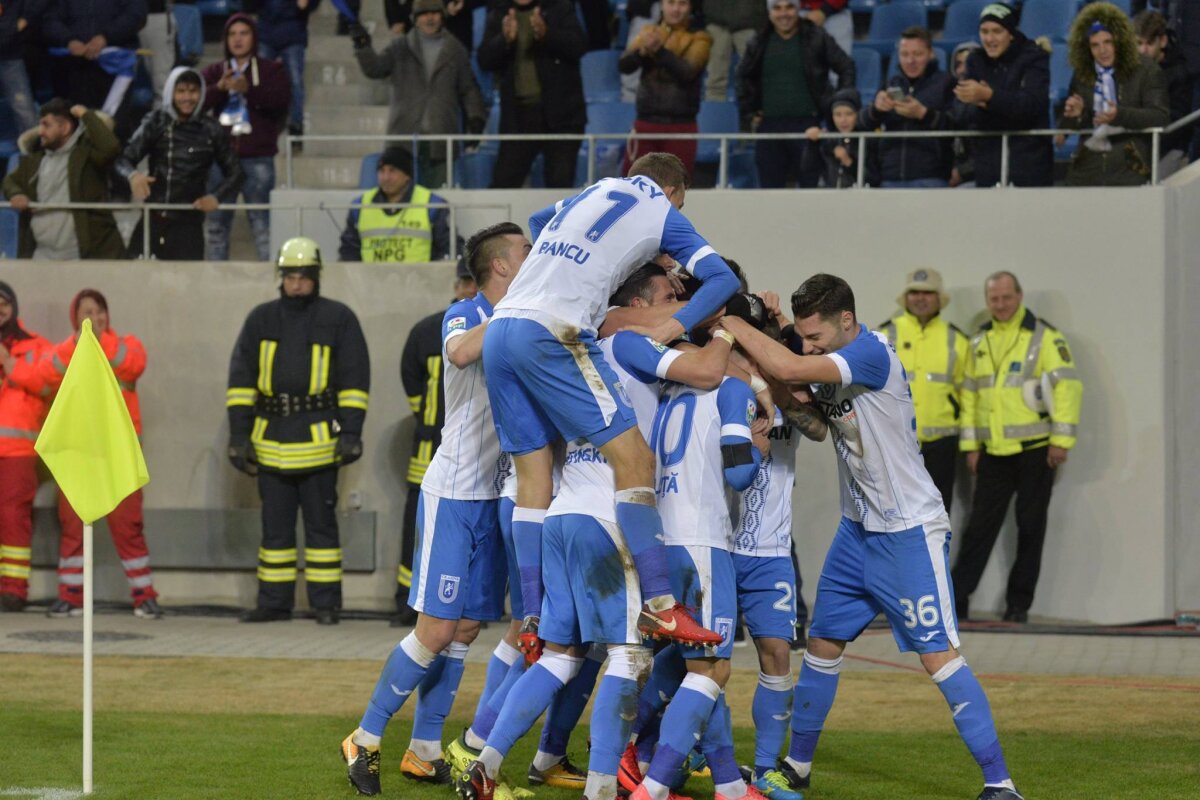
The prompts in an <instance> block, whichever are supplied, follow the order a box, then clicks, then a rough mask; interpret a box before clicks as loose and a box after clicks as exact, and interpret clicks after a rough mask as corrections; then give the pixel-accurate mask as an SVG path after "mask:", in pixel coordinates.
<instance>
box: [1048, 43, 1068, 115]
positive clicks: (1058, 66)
mask: <svg viewBox="0 0 1200 800" xmlns="http://www.w3.org/2000/svg"><path fill="white" fill-rule="evenodd" d="M1072 74H1073V70H1072V69H1071V64H1070V63H1069V62H1068V61H1067V47H1066V45H1063V44H1060V45H1058V46H1057V47H1055V48H1054V50H1052V51H1051V52H1050V103H1051V104H1052V105H1057V104H1059V103H1062V102H1063V101H1064V100H1066V99H1067V93H1068V92H1070V91H1071V75H1072Z"/></svg>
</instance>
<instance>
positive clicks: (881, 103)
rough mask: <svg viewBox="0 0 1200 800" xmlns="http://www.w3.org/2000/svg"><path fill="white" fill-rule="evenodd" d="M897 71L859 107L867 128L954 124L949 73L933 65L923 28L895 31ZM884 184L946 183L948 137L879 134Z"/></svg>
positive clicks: (926, 128) (941, 127)
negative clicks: (887, 136) (884, 136)
mask: <svg viewBox="0 0 1200 800" xmlns="http://www.w3.org/2000/svg"><path fill="white" fill-rule="evenodd" d="M899 54H900V71H899V72H898V73H896V75H895V76H894V77H892V78H891V79H890V80H889V81H888V84H887V88H886V89H884V90H882V91H880V92H879V93H878V94H876V95H875V101H874V102H873V103H872V104H871V105H869V106H867V107H866V108H865V109H863V112H862V124H863V127H864V128H866V129H867V130H874V129H876V128H884V129H886V130H889V131H939V130H947V129H950V128H952V127H953V117H952V113H951V112H952V111H953V110H954V84H955V83H956V81H955V79H954V77H953V76H952V75H950V73H948V72H944V71H943V70H941V69H938V64H937V58H936V57H935V56H934V52H933V39H932V38H931V37H930V35H929V31H927V30H926V29H925V28H922V27H916V26H914V27H912V28H908V29H906V30H905V31H904V33H902V34H900V45H899ZM879 158H880V162H881V163H880V166H881V168H882V172H883V176H882V177H883V187H884V188H885V189H888V188H905V187H907V188H923V187H938V186H947V185H949V182H950V169H951V167H952V165H953V158H954V148H953V145H952V144H951V141H950V139H884V140H883V141H881V142H880V143H879Z"/></svg>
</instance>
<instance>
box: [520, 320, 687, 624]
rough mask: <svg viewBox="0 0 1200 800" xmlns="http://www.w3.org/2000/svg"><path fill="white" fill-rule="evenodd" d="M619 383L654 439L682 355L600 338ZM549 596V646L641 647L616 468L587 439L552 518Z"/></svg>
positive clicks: (546, 568) (546, 549)
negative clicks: (663, 384) (665, 385)
mask: <svg viewBox="0 0 1200 800" xmlns="http://www.w3.org/2000/svg"><path fill="white" fill-rule="evenodd" d="M597 346H598V347H599V348H600V351H601V352H602V353H603V354H604V355H605V357H606V358H607V359H608V361H609V363H611V364H612V365H613V371H614V372H615V373H616V376H617V380H618V385H619V386H620V387H621V389H620V390H621V391H622V392H623V393H624V394H625V396H626V398H627V399H628V401H629V405H630V406H631V407H632V408H633V410H634V412H635V413H636V415H637V422H638V427H639V429H640V430H641V432H642V435H643V436H646V437H649V435H650V431H651V429H652V428H653V425H654V415H655V411H656V409H657V408H658V393H659V388H660V382H659V378H661V377H663V376H665V375H666V371H667V368H668V367H669V366H670V365H671V362H673V361H674V360H675V359H676V358H677V357H678V356H679V355H680V354H679V353H678V352H677V351H674V350H668V349H667V348H665V347H663V346H662V345H660V344H658V343H656V342H651V341H650V340H649V339H646V338H644V337H641V336H637V335H635V334H632V333H618V334H617V335H616V336H612V337H609V338H606V339H601V340H600V341H599V342H598V343H597ZM542 580H543V582H544V584H545V593H544V595H543V601H542V618H541V623H540V625H539V628H538V632H539V634H540V635H541V637H542V638H543V639H545V640H546V641H550V642H554V643H556V644H562V645H570V644H582V643H583V642H602V643H605V644H639V643H640V642H641V634H640V633H638V630H637V619H638V615H639V613H640V611H641V605H642V592H641V586H640V584H639V583H638V575H637V569H636V568H635V567H634V564H633V558H632V556H631V555H630V553H629V549H628V547H627V546H626V544H625V537H624V536H623V535H622V534H621V531H620V529H619V528H618V526H617V515H616V489H615V486H614V484H613V471H612V467H610V466H609V465H608V462H607V461H606V460H605V458H604V456H603V455H601V453H600V450H599V449H598V448H596V447H595V446H593V445H592V444H590V443H589V442H588V441H587V440H586V439H577V440H574V441H571V442H568V443H567V452H566V459H565V463H564V464H563V475H562V484H561V486H560V487H559V491H558V494H557V496H556V497H555V498H554V502H552V503H551V504H550V509H549V510H548V511H547V512H546V522H545V527H544V529H543V541H542Z"/></svg>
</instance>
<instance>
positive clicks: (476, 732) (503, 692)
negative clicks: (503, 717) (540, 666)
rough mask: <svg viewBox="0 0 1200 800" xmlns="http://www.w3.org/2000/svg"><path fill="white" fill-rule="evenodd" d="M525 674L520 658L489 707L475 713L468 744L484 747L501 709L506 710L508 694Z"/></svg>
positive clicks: (489, 702)
mask: <svg viewBox="0 0 1200 800" xmlns="http://www.w3.org/2000/svg"><path fill="white" fill-rule="evenodd" d="M524 674H525V659H524V658H518V659H517V660H516V661H514V662H513V664H512V666H511V667H509V668H508V674H507V675H505V676H504V680H503V681H501V682H500V685H499V686H497V687H496V691H494V692H492V696H491V697H490V698H489V699H488V701H487V705H485V706H483V707H482V708H480V709H478V710H477V711H476V713H475V719H474V720H473V721H472V722H471V727H470V728H468V729H467V734H466V739H467V744H468V745H470V746H471V747H473V748H475V749H479V748H481V747H483V744H484V742H486V741H487V737H488V735H489V734H491V732H492V728H493V727H494V726H495V724H496V718H497V717H499V716H500V709H502V708H504V701H505V700H506V699H507V698H508V693H509V692H510V691H512V687H513V686H515V685H516V683H517V681H519V680H520V679H521V676H522V675H524Z"/></svg>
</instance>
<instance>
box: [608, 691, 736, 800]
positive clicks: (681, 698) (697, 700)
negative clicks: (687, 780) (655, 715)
mask: <svg viewBox="0 0 1200 800" xmlns="http://www.w3.org/2000/svg"><path fill="white" fill-rule="evenodd" d="M720 694H721V687H720V685H719V684H718V683H717V682H716V681H715V680H713V679H712V678H710V677H708V676H707V675H701V674H699V673H697V672H689V673H688V674H687V676H686V677H685V678H684V679H683V683H682V684H681V685H680V687H679V691H678V692H676V693H675V697H674V699H673V700H672V701H671V704H670V705H669V706H667V711H666V713H665V714H663V720H662V729H661V730H662V733H661V737H660V738H659V741H658V750H657V751H656V752H655V753H654V758H653V759H652V760H651V761H650V767H649V769H647V770H646V777H645V778H644V779H643V780H642V782H641V784H640V785H639V786H638V787H637V788H636V789H635V790H634V791H633V794H631V795H630V800H666V799H667V797H668V794H669V792H670V790H669V788H668V787H670V785H671V784H672V783H674V782H675V779H676V777H677V776H678V774H679V769H680V767H682V766H683V761H684V759H685V758H686V757H687V754H688V753H690V752H691V751H692V748H693V747H695V746H696V742H697V741H698V738H697V737H698V736H699V735H700V732H701V730H702V729H703V728H704V724H705V723H706V722H707V721H708V718H709V717H710V716H711V715H712V710H713V706H715V705H716V703H717V698H718V697H719V696H720Z"/></svg>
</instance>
